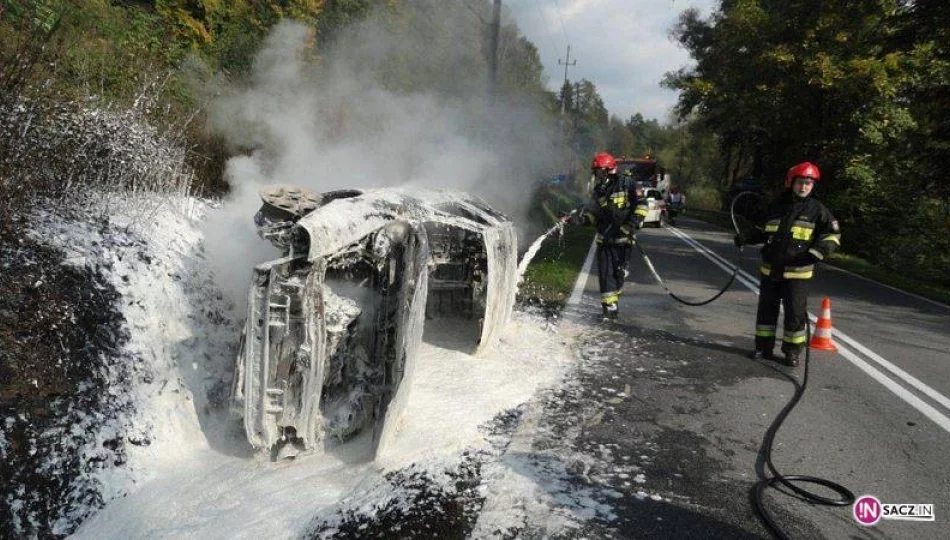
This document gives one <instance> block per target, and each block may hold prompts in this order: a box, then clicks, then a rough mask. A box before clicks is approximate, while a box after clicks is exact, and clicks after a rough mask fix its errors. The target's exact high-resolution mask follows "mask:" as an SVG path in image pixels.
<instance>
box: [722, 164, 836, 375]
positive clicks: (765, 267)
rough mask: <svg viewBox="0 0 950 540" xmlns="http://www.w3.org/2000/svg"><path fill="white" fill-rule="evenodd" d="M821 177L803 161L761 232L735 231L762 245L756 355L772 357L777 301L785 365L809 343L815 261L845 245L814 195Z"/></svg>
mask: <svg viewBox="0 0 950 540" xmlns="http://www.w3.org/2000/svg"><path fill="white" fill-rule="evenodd" d="M820 178H821V173H820V171H819V170H818V167H817V166H815V165H813V164H812V163H808V162H804V163H799V164H798V165H795V166H794V167H792V168H791V169H789V170H788V173H786V175H785V187H786V188H787V189H785V191H783V192H782V194H781V195H779V197H778V198H777V199H776V200H775V201H773V202H772V203H771V204H770V205H769V206H768V209H767V210H766V214H765V216H764V219H760V220H759V221H760V223H759V225H760V226H764V227H763V230H756V232H755V233H753V234H752V235H750V236H749V237H748V238H746V237H743V235H741V234H737V235H736V237H735V243H736V245H737V246H740V247H741V246H742V245H743V244H762V243H764V244H765V245H764V246H763V247H762V249H761V253H762V265H761V267H760V268H759V272H760V273H761V274H762V277H761V281H760V283H759V308H758V313H757V314H756V320H755V350H754V351H753V353H752V355H751V357H752V358H753V359H762V358H764V359H767V360H772V359H773V358H774V356H773V353H772V348H773V347H774V346H775V337H776V328H777V326H776V325H777V323H778V312H779V303H780V302H781V303H782V304H783V305H784V306H785V321H784V332H783V335H782V352H783V353H785V364H786V365H789V366H792V367H794V366H797V365H798V363H799V360H800V359H801V356H802V351H804V349H805V347H806V346H807V343H806V336H807V331H806V326H805V325H807V324H808V312H807V307H806V301H807V298H808V282H809V280H810V279H811V277H812V275H813V274H814V272H815V264H816V263H817V262H818V261H821V260H823V259H825V258H826V257H828V255H831V254H832V253H833V252H834V251H835V250H836V249H837V248H838V247H839V246H840V245H841V231H840V229H839V227H838V221H837V220H835V218H834V216H832V215H831V212H830V211H829V210H828V209H827V208H826V207H825V205H823V204H822V203H821V202H819V201H818V200H817V199H815V198H814V197H812V196H811V194H812V190H813V189H814V187H815V183H816V182H818V180H819V179H820Z"/></svg>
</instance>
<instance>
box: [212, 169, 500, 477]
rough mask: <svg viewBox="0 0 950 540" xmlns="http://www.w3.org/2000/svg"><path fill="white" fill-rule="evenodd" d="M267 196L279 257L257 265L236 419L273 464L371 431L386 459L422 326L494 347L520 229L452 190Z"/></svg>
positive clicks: (266, 234) (277, 192)
mask: <svg viewBox="0 0 950 540" xmlns="http://www.w3.org/2000/svg"><path fill="white" fill-rule="evenodd" d="M261 199H262V200H263V206H262V207H261V209H260V210H259V211H258V213H257V215H256V216H255V218H254V222H255V224H256V225H257V226H258V234H259V235H260V236H261V237H263V238H265V239H267V240H269V241H270V242H271V243H272V244H274V245H275V246H276V247H278V248H279V249H280V250H281V251H282V255H281V257H279V258H277V259H275V260H273V261H270V262H266V263H263V264H261V265H259V266H257V267H256V268H255V269H254V275H253V279H252V281H251V287H250V291H249V294H248V308H247V321H246V323H245V326H244V335H243V339H242V346H241V351H240V353H239V354H238V358H237V361H236V368H235V373H234V382H233V386H232V390H231V405H232V410H233V411H234V412H235V413H237V414H238V415H240V416H241V417H243V421H244V429H245V433H246V435H247V438H248V440H249V441H250V443H251V444H252V445H253V446H254V447H255V448H258V449H260V450H262V451H269V452H270V453H271V457H272V459H278V458H292V457H294V456H296V454H297V453H299V452H302V451H314V450H325V449H327V448H329V447H331V446H332V445H335V444H337V443H339V442H342V441H346V440H348V439H351V438H353V437H355V436H357V435H358V434H360V433H364V432H367V431H369V430H371V432H372V440H373V444H374V449H376V450H378V449H379V447H380V446H381V445H383V444H385V442H386V440H387V439H388V438H389V437H391V436H392V435H393V434H394V433H395V431H396V429H397V426H398V425H399V421H400V416H401V414H402V411H403V409H404V407H405V405H406V400H407V395H408V391H409V387H410V386H411V384H412V372H413V366H414V364H415V359H416V356H417V354H418V350H419V347H420V345H421V342H422V335H423V330H424V329H425V328H426V327H429V326H430V325H442V326H441V327H444V328H449V329H450V330H451V332H452V338H453V339H454V340H456V341H457V342H458V345H457V346H458V347H464V348H465V349H466V350H468V351H472V352H474V354H475V355H478V354H479V353H480V352H481V351H483V350H485V349H487V348H489V347H491V346H492V345H493V344H494V343H496V342H497V340H498V338H499V335H500V333H501V331H502V329H503V327H504V325H505V324H506V323H507V321H508V320H509V318H510V316H511V311H512V307H513V304H514V298H515V289H516V286H517V283H516V280H517V264H518V260H517V237H516V234H515V229H514V225H513V224H512V222H511V221H510V220H509V219H508V218H507V217H505V216H503V215H502V214H500V213H498V212H496V211H495V210H493V209H492V208H490V207H489V206H488V205H487V204H486V203H485V202H483V201H481V200H480V199H478V198H475V197H472V196H470V195H466V194H463V193H458V192H452V191H432V190H401V189H376V190H365V191H363V190H341V191H333V192H329V193H322V194H321V193H316V192H313V191H310V190H306V189H303V188H298V187H293V186H275V187H272V188H267V189H265V190H263V191H262V192H261ZM453 343H454V342H453Z"/></svg>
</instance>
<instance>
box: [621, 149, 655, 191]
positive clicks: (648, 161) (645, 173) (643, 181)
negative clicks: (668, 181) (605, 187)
mask: <svg viewBox="0 0 950 540" xmlns="http://www.w3.org/2000/svg"><path fill="white" fill-rule="evenodd" d="M617 173H618V174H620V175H621V176H632V177H633V179H634V181H636V183H637V185H638V186H640V187H642V188H644V189H646V188H648V187H652V188H658V189H662V188H663V186H662V184H663V179H664V176H665V174H666V170H664V169H663V167H661V166H659V165H657V163H656V158H654V157H653V156H650V155H646V156H644V157H642V158H628V157H626V156H620V158H619V159H617Z"/></svg>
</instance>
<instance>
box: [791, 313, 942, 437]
mask: <svg viewBox="0 0 950 540" xmlns="http://www.w3.org/2000/svg"><path fill="white" fill-rule="evenodd" d="M809 315H811V314H809ZM838 352H839V353H841V356H844V357H845V359H847V360H848V361H849V362H851V363H852V364H854V365H855V366H857V367H858V369H860V370H861V371H863V372H865V373H867V374H868V375H870V376H871V378H873V379H874V380H875V381H877V382H879V383H881V384H882V385H884V387H885V388H887V389H888V390H890V391H891V392H893V393H894V394H895V395H897V397H899V398H901V399H903V400H904V401H905V402H907V403H908V404H909V405H910V406H911V407H913V408H915V409H917V410H918V411H920V413H921V414H923V415H924V416H926V417H927V418H930V419H931V420H933V421H934V423H936V424H937V425H938V426H940V427H942V428H943V429H944V431H946V432H947V433H950V418H947V417H946V416H944V415H943V414H941V412H940V411H938V410H937V409H935V408H933V407H931V406H930V405H928V404H927V403H925V402H924V401H923V400H922V399H920V398H919V397H917V396H915V395H914V394H911V393H910V392H908V391H907V389H906V388H904V387H903V386H901V385H899V384H897V383H896V382H894V381H893V380H892V379H891V378H890V377H888V376H887V375H885V374H884V373H881V372H880V371H878V370H877V369H875V368H874V367H873V366H871V365H870V364H868V363H867V362H865V361H864V360H861V358H859V357H858V355H856V354H854V353H853V352H851V350H850V349H848V348H847V347H845V346H844V345H842V344H841V343H838ZM941 397H942V396H941Z"/></svg>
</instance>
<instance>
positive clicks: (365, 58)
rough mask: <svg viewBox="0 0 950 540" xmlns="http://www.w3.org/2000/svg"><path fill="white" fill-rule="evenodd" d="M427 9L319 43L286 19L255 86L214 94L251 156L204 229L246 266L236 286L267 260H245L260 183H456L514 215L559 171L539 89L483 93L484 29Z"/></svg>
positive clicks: (224, 129)
mask: <svg viewBox="0 0 950 540" xmlns="http://www.w3.org/2000/svg"><path fill="white" fill-rule="evenodd" d="M430 4H431V5H428V6H426V7H425V8H424V9H421V8H419V9H420V11H419V12H417V13H411V12H410V13H409V14H408V15H406V16H405V17H402V18H399V17H396V18H394V17H393V16H392V14H391V13H389V14H386V13H382V14H379V15H377V16H371V17H370V18H369V19H368V20H366V21H364V22H361V23H358V24H355V25H352V26H350V27H348V28H345V29H342V30H340V31H338V34H337V35H338V38H337V39H335V40H334V42H333V43H331V44H327V45H321V46H319V47H315V46H314V42H315V41H314V35H313V33H312V31H311V30H310V29H308V28H306V27H304V26H302V25H300V24H296V23H282V24H280V25H279V26H277V27H276V28H275V29H274V30H273V31H272V33H271V34H270V36H269V37H268V38H267V40H266V42H265V44H264V46H263V48H262V50H261V51H260V52H259V54H258V55H257V57H256V59H255V62H254V66H253V72H252V74H251V76H250V77H249V80H248V81H246V82H245V83H243V84H241V85H233V86H230V87H226V88H219V89H216V93H217V95H218V97H217V98H216V99H215V100H214V102H213V104H212V123H213V128H214V129H215V131H216V132H218V133H220V134H223V135H224V136H225V137H226V138H227V140H228V142H229V143H230V144H231V146H232V147H233V148H235V149H238V150H240V151H243V152H244V154H245V155H242V156H241V157H236V158H233V159H232V160H231V161H230V162H229V163H228V167H227V174H228V176H229V180H230V182H231V184H232V186H233V188H234V195H233V197H232V199H231V200H229V201H227V202H226V203H225V204H226V206H225V208H224V211H223V212H220V214H222V215H220V216H214V217H213V219H211V220H210V221H209V223H208V226H207V227H206V235H207V236H208V238H209V239H210V241H209V245H210V247H211V248H212V249H211V251H212V253H211V256H212V258H213V259H215V258H218V259H220V262H219V264H218V265H217V266H219V267H220V268H219V271H220V270H224V269H232V270H236V271H238V272H240V275H239V276H236V280H235V281H236V283H241V282H242V281H243V282H245V285H244V286H240V287H238V289H237V291H236V292H238V294H241V295H243V294H244V292H243V291H244V290H246V280H247V278H248V277H249V275H250V266H251V264H253V263H256V262H259V261H261V260H265V259H267V258H272V257H273V252H265V253H264V254H262V255H259V256H254V255H249V253H254V254H257V253H259V252H260V250H261V247H260V246H261V243H260V242H259V241H258V240H257V238H256V236H255V234H254V229H253V225H252V223H251V219H252V217H253V215H254V213H255V211H256V210H257V208H258V206H259V204H260V201H259V199H258V198H257V191H258V190H259V189H260V188H261V187H262V186H263V185H267V184H293V185H298V186H303V187H307V188H310V189H314V190H316V191H321V192H323V191H329V190H333V189H341V188H353V187H356V188H359V187H380V186H397V185H400V186H401V185H413V186H425V187H440V188H452V189H458V190H462V191H467V192H469V193H474V194H476V195H479V196H481V197H483V198H484V199H486V200H487V201H488V202H489V203H491V204H493V205H494V206H495V207H496V208H497V209H499V210H501V211H502V212H505V213H507V214H508V215H510V216H511V217H512V218H513V219H515V221H516V222H520V221H522V219H523V216H524V215H525V214H526V210H527V208H528V206H529V204H530V198H531V195H532V191H533V186H534V185H535V183H536V182H537V181H538V180H539V179H540V178H541V177H542V176H543V175H545V174H550V173H551V172H553V170H554V169H555V167H553V166H552V164H553V163H554V162H555V160H554V159H553V157H552V156H553V154H552V142H551V134H552V133H553V131H554V129H553V126H552V125H551V124H550V122H545V116H544V114H543V113H542V111H541V109H542V107H541V96H539V95H534V96H531V95H523V94H517V95H514V94H510V93H509V94H504V93H501V94H499V95H497V96H496V97H495V98H494V99H490V98H489V95H488V73H487V67H486V66H487V64H486V62H485V60H484V52H483V50H482V48H481V47H482V44H483V42H484V39H483V34H482V33H483V32H484V31H485V26H484V23H483V22H482V21H480V20H479V18H477V17H476V16H474V14H473V13H471V12H470V11H469V10H466V9H464V7H462V6H459V5H454V3H444V4H442V5H439V3H430ZM405 9H407V10H409V9H413V8H410V7H408V6H406V7H405ZM503 35H506V36H507V37H506V39H507V44H506V43H505V39H503V43H502V49H503V51H504V50H508V51H509V52H510V51H512V50H514V47H515V46H516V45H517V43H516V38H517V36H515V37H512V35H513V34H512V27H511V26H508V27H507V28H506V32H505V33H503ZM506 47H507V49H506ZM501 62H505V53H504V52H503V54H502V56H501ZM239 257H243V258H239ZM232 273H233V272H232ZM225 281H230V280H228V279H227V278H225Z"/></svg>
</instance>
